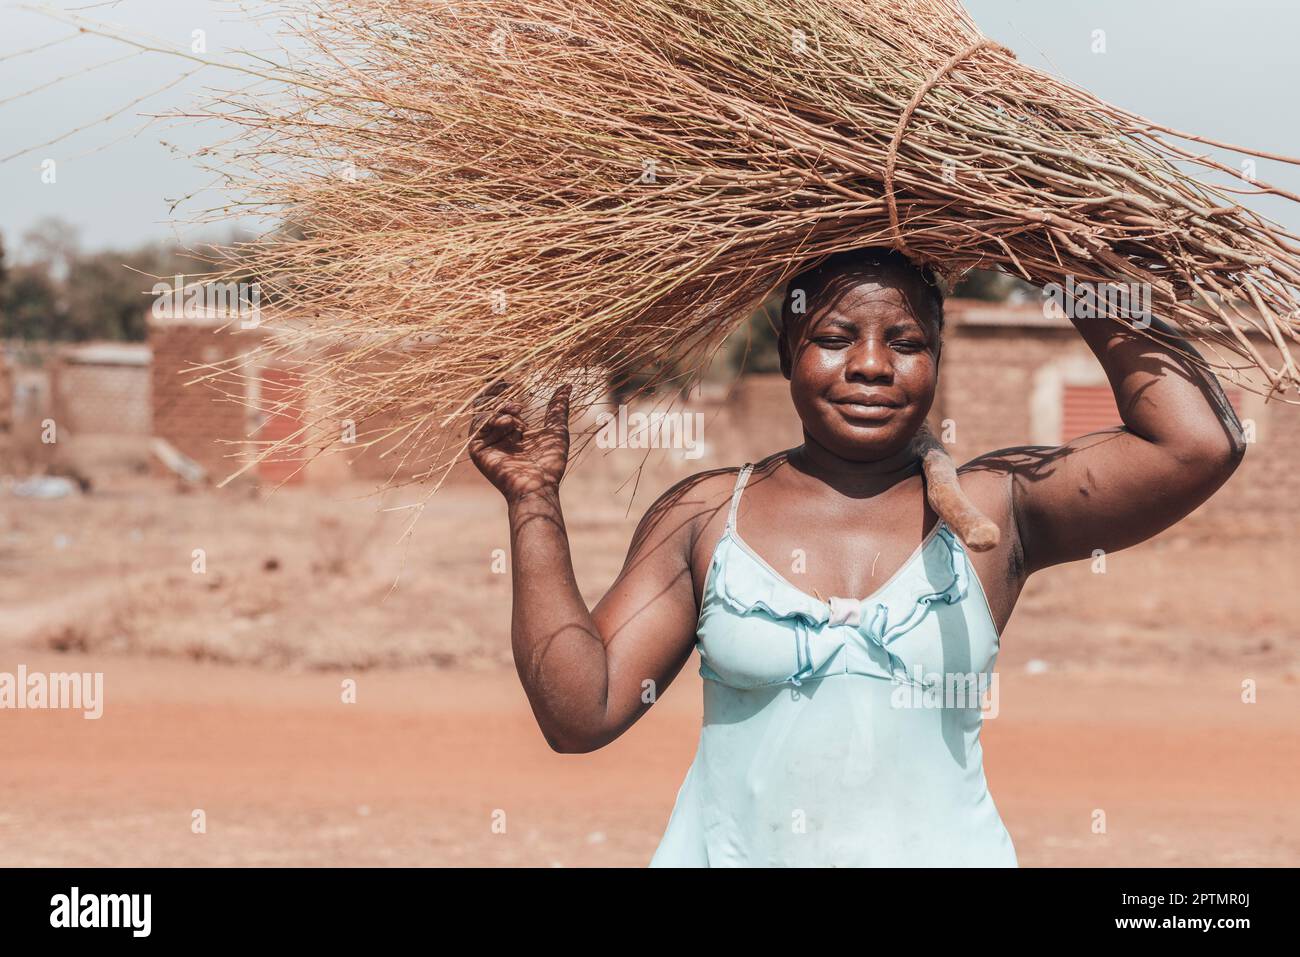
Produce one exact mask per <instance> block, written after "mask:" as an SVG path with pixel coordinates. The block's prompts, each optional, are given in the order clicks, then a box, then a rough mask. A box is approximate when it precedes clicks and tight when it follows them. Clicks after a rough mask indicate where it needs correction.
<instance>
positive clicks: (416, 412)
mask: <svg viewBox="0 0 1300 957" xmlns="http://www.w3.org/2000/svg"><path fill="white" fill-rule="evenodd" d="M271 7H272V8H273V9H274V10H276V11H278V12H282V13H283V12H288V13H289V14H290V21H291V24H292V27H291V30H292V32H293V33H294V34H295V40H294V41H293V42H294V43H295V44H297V45H298V46H300V47H301V49H295V51H294V53H293V56H292V58H291V59H289V60H288V61H287V65H270V64H266V63H257V64H255V65H254V66H253V67H251V68H250V69H251V70H252V71H253V72H254V73H255V74H256V76H257V83H256V85H255V86H253V87H251V88H249V89H247V90H244V91H239V92H232V93H229V94H227V95H222V96H218V97H216V98H215V99H214V102H213V103H212V104H211V105H210V107H209V108H208V110H207V111H206V113H207V114H208V115H214V116H221V117H224V118H225V119H226V120H229V121H231V122H234V123H235V124H237V125H238V126H239V127H240V130H241V135H240V136H238V137H237V138H236V139H235V140H234V141H233V142H230V143H227V144H224V146H225V151H224V155H225V156H226V158H227V165H225V166H224V167H223V168H224V170H225V172H226V173H227V175H229V176H230V180H229V182H230V185H231V186H232V187H233V188H235V189H237V190H238V191H239V192H240V193H241V194H242V195H245V196H247V197H248V199H247V201H246V204H245V205H241V206H239V207H237V208H235V209H234V210H233V211H238V212H247V211H248V210H249V209H259V210H265V211H269V212H271V213H273V214H275V215H277V216H279V217H282V218H283V219H284V220H285V221H286V222H288V223H290V224H292V225H293V226H295V227H297V229H296V230H295V231H291V232H289V233H285V234H283V235H275V236H270V237H267V238H266V239H264V240H261V241H258V242H256V243H252V244H249V245H247V246H244V247H242V248H240V249H238V250H235V251H234V252H235V253H236V254H237V256H238V265H237V269H238V270H239V271H241V272H242V271H251V272H252V273H254V274H255V275H256V276H257V277H258V278H259V279H260V281H261V282H262V284H263V295H264V301H267V300H269V301H270V302H271V303H273V305H274V314H273V318H272V319H271V320H270V323H269V324H270V325H273V326H274V327H275V328H276V329H277V333H278V335H277V337H276V338H275V340H274V341H273V342H272V343H271V344H270V345H269V346H268V350H269V352H268V355H270V356H278V357H281V358H284V357H294V358H295V360H296V361H298V362H299V363H300V365H299V368H300V370H301V373H302V375H303V383H304V386H303V387H304V390H305V391H308V392H310V393H311V394H312V395H313V396H314V397H315V399H316V406H315V407H316V408H317V409H318V410H319V415H318V416H317V417H315V418H314V419H313V422H312V423H309V425H308V426H307V427H305V428H304V430H303V431H302V432H301V433H299V435H298V436H296V437H294V438H292V439H291V440H287V442H288V445H292V444H294V443H298V444H300V445H304V446H310V447H311V448H313V449H319V448H323V447H326V446H330V445H336V444H337V443H334V442H332V439H331V435H332V433H331V431H330V429H332V428H333V426H332V425H328V424H329V423H336V422H337V421H339V420H352V421H353V422H356V423H360V424H362V438H361V440H360V442H359V443H358V444H359V445H361V446H365V445H367V444H369V443H372V442H373V443H378V442H380V441H381V440H382V441H384V442H386V443H388V444H389V445H390V446H391V447H390V451H389V453H388V454H390V455H392V456H393V457H394V459H395V460H396V459H402V460H405V461H406V462H407V464H408V466H410V465H411V464H412V463H418V464H419V467H420V469H422V470H423V472H424V473H425V474H427V475H430V476H437V475H439V474H440V473H441V471H442V470H443V469H445V468H446V467H447V466H448V465H449V464H450V463H451V462H452V461H453V460H455V459H456V458H457V457H458V456H460V455H461V453H462V452H463V449H464V441H465V432H466V426H467V423H468V420H469V416H470V414H471V413H472V411H473V408H472V402H471V400H472V398H473V397H474V396H475V395H476V394H478V393H479V392H480V391H481V390H483V388H484V387H485V386H488V385H489V384H491V383H494V382H499V381H502V380H504V381H507V382H509V383H511V387H510V389H508V390H507V391H505V392H504V393H501V394H500V396H499V399H500V401H502V402H506V401H517V400H518V399H519V398H520V397H521V396H523V397H535V395H536V394H537V393H539V392H549V389H550V388H551V387H553V385H554V384H555V383H556V382H558V381H564V380H566V379H572V378H574V377H577V378H579V379H591V380H597V379H599V380H602V381H603V380H604V378H605V377H606V376H612V377H614V378H615V379H617V378H619V377H626V376H629V375H631V374H633V373H635V372H637V371H638V370H644V369H646V367H647V366H649V367H651V368H652V369H653V370H654V371H653V373H652V375H651V376H650V378H651V379H652V380H653V379H658V380H659V381H660V382H664V381H678V380H679V378H680V379H681V380H683V381H684V380H687V379H689V377H690V376H691V375H692V374H694V373H696V372H698V370H700V369H701V368H702V367H703V366H704V365H705V363H706V362H707V361H708V359H709V357H710V356H711V355H712V353H713V351H714V350H715V349H716V347H717V346H718V345H719V344H720V342H721V341H722V339H723V338H724V337H725V336H726V335H727V334H728V333H729V332H731V331H732V330H733V329H734V328H735V327H736V326H737V324H738V323H739V322H740V321H742V320H743V319H744V318H745V317H747V316H748V315H749V314H750V313H751V311H752V310H753V309H754V308H755V307H756V305H757V304H758V303H759V302H760V301H761V300H762V299H763V298H764V297H765V296H766V295H768V294H769V293H770V292H771V291H773V290H775V289H777V288H779V287H780V286H781V285H782V284H784V283H785V282H786V281H787V279H788V278H789V277H790V276H791V275H793V274H794V273H795V272H796V271H797V270H799V269H802V268H804V267H806V266H808V265H810V264H811V263H812V262H813V261H815V260H817V259H819V258H821V257H824V256H826V255H828V254H831V253H834V252H836V251H839V250H843V249H847V248H852V247H859V246H867V245H892V246H894V247H896V248H898V249H900V250H903V251H905V252H907V253H908V254H910V255H911V256H913V257H914V258H915V259H917V260H918V261H924V262H929V263H931V264H933V265H934V266H936V268H937V269H939V270H940V272H941V273H942V274H943V275H944V276H946V277H948V278H955V277H956V276H959V275H960V274H961V273H962V272H964V271H966V270H968V269H970V268H972V267H975V266H981V267H986V268H999V269H1003V270H1006V271H1008V272H1011V273H1014V274H1017V275H1020V276H1022V277H1024V278H1025V279H1027V280H1029V281H1030V282H1033V283H1036V284H1047V283H1052V282H1063V281H1064V278H1065V277H1066V276H1073V277H1074V278H1075V280H1076V281H1077V282H1094V283H1145V284H1149V287H1150V290H1151V294H1152V298H1153V304H1154V312H1155V313H1156V314H1157V315H1160V316H1161V317H1163V318H1167V319H1169V320H1172V321H1173V322H1174V323H1175V324H1176V325H1177V326H1178V327H1179V328H1180V329H1181V331H1182V332H1184V333H1185V334H1187V335H1189V336H1191V337H1193V338H1194V339H1195V340H1197V341H1198V342H1199V343H1200V344H1201V345H1202V346H1203V347H1205V348H1206V349H1207V351H1208V353H1209V355H1208V357H1207V361H1208V364H1209V365H1211V366H1212V367H1213V368H1214V369H1215V371H1216V372H1218V374H1220V375H1222V376H1224V377H1225V378H1227V379H1229V380H1231V381H1234V382H1236V383H1238V384H1240V385H1241V386H1242V387H1244V388H1246V389H1249V390H1251V391H1256V392H1260V393H1263V394H1266V395H1273V396H1278V397H1281V398H1283V399H1284V400H1285V401H1298V400H1297V399H1296V398H1295V397H1296V395H1297V391H1298V390H1300V370H1298V369H1297V366H1296V363H1295V361H1294V359H1293V357H1292V354H1291V344H1292V343H1294V342H1295V341H1296V340H1297V330H1298V328H1300V320H1298V316H1300V312H1298V311H1297V306H1298V305H1300V304H1298V302H1297V286H1298V285H1300V249H1298V247H1297V245H1296V243H1297V237H1296V236H1295V235H1293V234H1291V233H1289V232H1287V231H1286V230H1284V229H1283V228H1282V227H1280V226H1279V225H1277V224H1275V223H1273V222H1270V221H1268V220H1266V219H1265V218H1264V217H1262V216H1260V215H1258V214H1257V213H1255V212H1253V211H1251V210H1249V209H1247V208H1245V207H1243V206H1242V205H1239V204H1238V202H1237V200H1236V199H1235V198H1234V197H1236V196H1249V195H1259V194H1265V193H1271V194H1273V195H1276V196H1281V197H1284V198H1285V199H1287V200H1290V201H1292V202H1297V201H1300V197H1297V196H1296V195H1294V194H1291V193H1288V192H1286V191H1284V190H1281V189H1278V188H1275V187H1272V186H1269V185H1267V184H1265V183H1262V182H1249V183H1248V182H1239V183H1238V184H1237V185H1235V186H1231V187H1230V186H1222V185H1220V186H1211V185H1209V184H1207V183H1206V182H1204V178H1205V177H1211V176H1216V175H1219V174H1224V173H1229V174H1235V170H1234V169H1233V168H1232V167H1231V166H1228V165H1226V164H1223V163H1220V162H1218V161H1216V160H1214V159H1212V158H1210V157H1209V156H1208V155H1206V154H1205V153H1204V151H1203V150H1202V148H1201V147H1202V144H1204V145H1208V146H1214V147H1221V148H1228V149H1235V150H1238V151H1239V152H1241V153H1243V154H1247V155H1251V156H1258V157H1265V158H1267V159H1269V160H1273V161H1276V162H1283V163H1297V162H1300V160H1296V159H1292V158H1288V157H1282V156H1275V155H1272V154H1268V153H1263V152H1259V151H1256V150H1248V149H1244V148H1241V147H1228V146H1227V145H1226V144H1220V143H1213V142H1212V141H1209V140H1205V139H1201V138H1198V137H1196V136H1193V135H1190V134H1184V133H1179V132H1177V131H1174V130H1171V129H1168V128H1166V127H1163V126H1160V125H1158V124H1156V123H1153V122H1151V121H1149V120H1146V119H1143V118H1141V117H1139V116H1136V115H1134V114H1132V113H1129V112H1127V111H1125V110H1122V109H1119V108H1117V107H1115V106H1112V105H1110V104H1107V103H1104V102H1102V101H1100V100H1098V99H1097V98H1095V97H1093V96H1091V95H1090V94H1088V93H1086V92H1084V91H1082V90H1080V89H1078V88H1076V87H1074V86H1071V85H1069V84H1068V83H1065V82H1063V81H1062V80H1060V79H1057V78H1055V77H1052V76H1050V75H1047V74H1044V73H1042V72H1040V71H1037V70H1034V69H1030V68H1029V67H1026V66H1025V65H1023V64H1021V63H1019V62H1017V60H1016V58H1015V57H1014V55H1013V54H1012V53H1011V52H1010V51H1008V50H1006V49H1005V48H1003V47H1001V46H999V45H997V44H995V43H992V42H991V41H989V40H987V39H986V38H984V37H983V36H982V35H981V33H980V31H979V30H978V28H977V27H976V26H975V24H974V23H973V22H972V20H971V19H970V18H969V16H968V15H967V14H966V12H965V11H964V10H963V9H962V7H961V6H960V4H959V3H957V2H956V0H872V2H870V3H863V2H861V0H851V2H850V0H455V2H440V0H282V2H277V3H273V4H271ZM1198 177H1200V178H1199V179H1198ZM1220 178H1221V179H1222V178H1224V177H1222V176H1220ZM227 211H231V210H227ZM232 274H233V273H232ZM214 278H221V277H219V276H218V277H214ZM1147 334H1149V335H1157V333H1155V332H1154V331H1148V333H1147ZM265 358H267V356H262V357H260V359H265ZM239 372H240V370H239V369H235V368H229V369H225V370H222V371H221V372H220V373H218V372H217V371H216V370H213V371H212V372H211V373H210V374H211V376H212V377H213V378H214V379H220V378H222V376H223V375H226V374H238V373H239ZM380 422H382V423H383V424H382V425H374V427H373V428H369V429H367V428H366V424H367V423H371V424H373V423H380ZM288 445H286V441H282V442H280V443H276V444H273V445H271V446H270V447H267V448H264V449H263V450H262V454H263V455H274V454H277V453H280V452H283V451H285V449H286V448H287V447H288ZM349 448H352V449H355V448H357V446H350V447H349Z"/></svg>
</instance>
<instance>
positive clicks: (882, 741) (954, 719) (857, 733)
mask: <svg viewBox="0 0 1300 957" xmlns="http://www.w3.org/2000/svg"><path fill="white" fill-rule="evenodd" d="M752 470H753V466H752V465H746V466H745V467H744V468H743V469H741V471H740V475H739V476H738V477H737V479H736V488H735V492H734V494H733V495H732V498H731V511H730V513H729V515H728V517H727V524H726V528H725V530H724V531H723V533H722V537H721V539H720V540H719V541H718V545H717V548H716V549H715V550H714V554H713V559H712V562H711V563H710V565H709V571H708V577H707V580H706V581H705V585H704V594H703V599H702V601H701V604H700V615H699V622H698V625H697V628H696V641H697V648H698V650H699V653H700V674H701V675H702V676H703V677H704V679H705V681H704V727H703V730H702V732H701V734H700V742H699V747H698V749H697V751H696V754H695V760H694V762H693V763H692V764H691V766H690V769H689V770H688V771H687V773H686V780H685V781H684V782H683V783H682V786H681V789H680V790H679V791H678V794H677V803H676V805H675V806H674V808H673V812H672V817H671V819H670V820H669V822H668V828H667V831H666V832H665V833H664V836H663V839H662V840H661V841H660V844H659V848H658V850H657V851H656V852H655V855H654V858H653V859H652V860H651V862H650V866H651V867H726V866H740V867H774V866H807V867H819V866H841V867H874V866H881V867H942V866H974V867H994V866H1004V867H1015V866H1016V864H1017V862H1016V853H1015V849H1014V848H1013V847H1012V844H1011V837H1010V835H1009V834H1008V833H1007V830H1006V828H1005V827H1004V826H1003V824H1002V819H1001V818H1000V817H999V816H998V812H997V808H996V807H994V804H993V799H992V797H991V796H990V795H989V791H988V786H987V784H986V782H985V780H984V767H983V752H982V750H981V748H980V741H979V736H980V728H981V725H982V722H983V714H982V712H981V709H980V694H981V692H982V691H984V690H990V689H991V690H992V691H993V693H996V688H993V687H992V685H991V676H992V674H993V667H994V664H995V662H996V660H997V652H998V633H997V626H996V625H995V624H994V622H993V616H992V614H991V613H990V611H989V605H988V601H987V598H986V596H985V594H984V589H983V587H982V585H981V584H980V582H979V577H978V575H976V574H975V571H974V569H973V568H972V566H971V564H970V562H969V559H968V557H967V554H966V550H965V547H964V546H963V545H962V543H961V541H960V540H959V539H958V538H957V537H956V535H954V534H953V532H952V531H951V529H949V528H948V526H947V525H946V524H944V523H943V521H942V520H940V521H939V522H938V523H936V525H935V526H934V528H933V529H932V530H931V531H930V534H928V535H927V536H926V537H925V540H924V541H923V542H922V543H921V544H920V545H919V546H918V547H917V549H916V551H915V552H913V554H912V556H911V557H910V558H909V559H908V561H907V562H906V563H905V564H904V565H903V567H902V568H900V569H899V570H898V571H897V572H896V573H895V574H894V576H893V577H892V578H891V579H890V580H889V581H888V582H886V583H885V584H884V585H882V586H881V587H880V588H878V589H877V590H876V591H875V593H873V594H872V595H871V596H869V597H867V598H863V599H860V600H855V599H842V598H831V599H830V600H829V601H827V602H823V601H821V600H820V599H818V598H814V597H813V596H812V595H809V594H807V593H806V592H804V591H802V590H800V589H798V588H796V587H795V586H794V585H792V584H791V583H790V582H789V581H788V580H786V579H785V578H784V577H783V576H782V575H781V574H780V573H778V572H777V571H775V570H774V569H773V568H772V567H771V566H770V565H768V564H767V562H765V561H763V559H762V558H760V557H759V556H758V554H757V553H755V552H754V550H753V549H751V548H750V547H749V546H748V545H747V544H746V543H745V542H744V540H743V539H741V537H740V535H739V533H738V532H737V530H736V510H737V507H738V506H739V504H740V496H741V492H742V491H744V487H745V482H746V480H747V479H748V478H749V474H750V472H751V471H752Z"/></svg>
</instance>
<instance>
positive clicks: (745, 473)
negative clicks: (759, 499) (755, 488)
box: [727, 462, 754, 532]
mask: <svg viewBox="0 0 1300 957" xmlns="http://www.w3.org/2000/svg"><path fill="white" fill-rule="evenodd" d="M752 471H754V464H753V463H752V462H746V463H745V467H744V468H742V469H741V470H740V474H739V475H737V476H736V489H735V491H733V492H732V493H731V511H730V512H729V513H728V514H727V531H728V532H734V531H735V530H736V509H737V508H739V506H740V493H741V492H743V491H745V483H746V482H747V481H749V473H750V472H752Z"/></svg>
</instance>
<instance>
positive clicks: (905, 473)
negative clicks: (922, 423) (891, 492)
mask: <svg viewBox="0 0 1300 957" xmlns="http://www.w3.org/2000/svg"><path fill="white" fill-rule="evenodd" d="M785 458H786V461H787V462H789V464H790V466H791V467H792V468H793V469H794V470H795V471H797V472H800V473H802V474H803V475H806V476H808V477H809V478H812V479H815V480H816V481H818V482H820V483H823V484H825V485H829V486H830V487H831V488H833V489H835V490H836V491H837V492H839V493H841V494H842V495H848V496H852V497H854V498H866V497H870V496H873V495H879V494H880V493H881V492H884V491H886V490H888V489H890V488H893V487H894V486H895V485H897V484H898V483H899V482H901V481H903V480H904V479H907V478H911V477H912V476H913V475H919V474H921V460H920V458H918V457H917V455H916V452H915V451H914V450H913V449H912V446H911V443H908V445H906V446H905V447H904V448H902V449H901V450H900V451H898V452H897V453H895V454H894V455H891V456H889V457H888V458H883V459H877V460H875V461H872V462H860V461H854V460H852V459H846V458H843V457H842V456H839V455H836V454H835V453H834V452H832V451H831V450H830V449H828V448H826V447H825V446H823V445H821V444H819V443H818V442H817V441H816V440H815V439H813V438H812V437H811V436H809V435H808V434H807V433H805V434H804V443H803V445H801V446H798V447H797V448H793V449H790V451H788V452H787V453H786V456H785Z"/></svg>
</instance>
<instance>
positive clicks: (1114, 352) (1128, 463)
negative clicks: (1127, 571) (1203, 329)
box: [996, 318, 1246, 574]
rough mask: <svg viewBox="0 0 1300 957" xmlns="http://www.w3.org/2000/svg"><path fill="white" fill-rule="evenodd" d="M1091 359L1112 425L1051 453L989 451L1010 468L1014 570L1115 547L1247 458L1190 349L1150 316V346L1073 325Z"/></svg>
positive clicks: (1161, 522)
mask: <svg viewBox="0 0 1300 957" xmlns="http://www.w3.org/2000/svg"><path fill="white" fill-rule="evenodd" d="M1071 321H1072V322H1073V323H1074V326H1075V328H1076V329H1078V331H1079V334H1080V335H1081V336H1082V337H1083V339H1084V341H1085V342H1086V343H1087V344H1088V346H1089V348H1091V349H1092V351H1093V353H1094V354H1095V355H1096V356H1097V358H1098V360H1099V361H1100V362H1101V365H1102V368H1103V369H1105V371H1106V376H1107V378H1108V379H1109V381H1110V385H1111V388H1112V390H1113V391H1114V393H1115V402H1116V405H1117V406H1118V407H1119V414H1120V418H1121V419H1122V421H1123V423H1124V424H1123V426H1120V427H1117V428H1114V429H1108V430H1105V431H1102V432H1094V433H1092V434H1090V435H1085V436H1083V437H1082V438H1078V439H1074V440H1073V441H1070V442H1067V443H1065V444H1064V445H1062V446H1060V447H1059V448H1056V449H1051V448H1025V449H1017V450H1007V451H1005V452H1003V453H996V454H997V455H998V456H1000V457H1003V458H1004V459H1005V460H1006V461H1007V463H1008V464H1009V465H1010V467H1011V469H1012V472H1013V476H1012V499H1013V504H1014V514H1015V518H1016V524H1017V528H1018V531H1019V536H1020V542H1021V547H1022V550H1023V555H1024V564H1025V573H1026V574H1028V573H1030V572H1033V571H1036V570H1037V569H1040V568H1046V567H1048V566H1050V565H1055V564H1059V563H1061V562H1069V561H1077V560H1079V559H1083V558H1089V557H1091V556H1092V554H1093V553H1094V551H1095V550H1097V549H1101V550H1103V551H1115V550H1118V549H1121V548H1127V547H1128V546H1130V545H1135V544H1137V543H1138V542H1141V541H1144V540H1145V539H1148V538H1150V537H1151V536H1153V535H1155V534H1157V533H1158V532H1160V531H1163V530H1164V529H1166V528H1168V527H1169V526H1171V525H1173V524H1174V523H1175V522H1177V521H1178V520H1179V519H1181V518H1183V517H1184V516H1186V515H1187V514H1188V513H1189V512H1191V511H1192V510H1193V509H1195V508H1196V507H1197V506H1198V505H1200V504H1201V503H1202V502H1204V501H1205V500H1206V499H1207V498H1209V497H1210V495H1212V494H1213V493H1214V492H1215V491H1216V490H1217V489H1218V488H1219V487H1220V486H1221V485H1223V483H1224V482H1226V481H1227V480H1228V477H1229V476H1230V475H1232V473H1233V471H1234V470H1235V469H1236V467H1237V465H1238V464H1239V463H1240V462H1241V459H1242V456H1243V455H1244V454H1245V451H1246V443H1245V441H1244V439H1243V436H1242V431H1241V423H1240V422H1238V421H1237V416H1236V414H1235V413H1234V412H1233V410H1232V406H1231V405H1230V404H1229V403H1228V400H1227V397H1226V396H1225V395H1224V394H1223V389H1222V388H1221V387H1220V386H1219V383H1218V380H1217V379H1216V378H1215V377H1214V376H1213V375H1212V374H1211V373H1209V372H1206V371H1205V370H1204V369H1202V368H1201V367H1199V366H1197V365H1196V364H1195V362H1194V361H1193V359H1192V358H1191V357H1193V356H1199V353H1197V352H1196V350H1195V349H1194V348H1193V347H1192V346H1191V345H1190V344H1189V343H1187V341H1186V340H1185V338H1184V337H1183V336H1182V335H1180V334H1179V333H1178V331H1177V330H1176V329H1174V328H1173V327H1171V326H1170V325H1168V324H1167V323H1164V322H1161V321H1160V320H1158V319H1153V320H1152V321H1151V327H1152V329H1154V330H1156V331H1159V332H1161V333H1164V334H1166V335H1168V336H1170V337H1171V338H1172V340H1173V341H1171V342H1169V343H1168V344H1166V343H1165V342H1155V341H1152V340H1151V339H1149V338H1147V337H1146V336H1144V335H1142V334H1141V333H1139V332H1138V331H1136V330H1135V329H1134V328H1132V327H1130V326H1128V325H1126V324H1123V323H1122V322H1120V321H1116V320H1113V319H1106V318H1097V319H1084V318H1072V319H1071Z"/></svg>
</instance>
